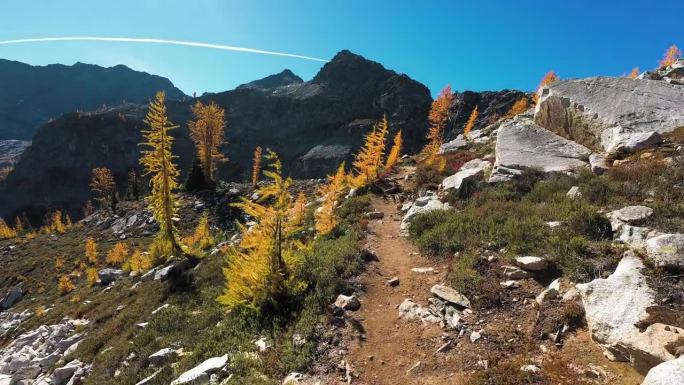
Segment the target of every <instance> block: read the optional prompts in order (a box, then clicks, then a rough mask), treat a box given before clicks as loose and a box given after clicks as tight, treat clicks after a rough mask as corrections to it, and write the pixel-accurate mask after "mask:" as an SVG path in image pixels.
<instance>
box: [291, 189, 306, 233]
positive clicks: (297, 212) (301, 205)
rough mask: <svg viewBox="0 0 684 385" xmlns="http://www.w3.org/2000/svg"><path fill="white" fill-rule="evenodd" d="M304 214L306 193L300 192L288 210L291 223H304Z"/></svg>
mask: <svg viewBox="0 0 684 385" xmlns="http://www.w3.org/2000/svg"><path fill="white" fill-rule="evenodd" d="M305 216H306V195H304V193H303V192H300V193H299V195H297V199H295V201H294V204H292V209H291V210H290V218H291V221H292V223H293V224H295V225H297V226H299V225H302V224H303V223H304V217H305Z"/></svg>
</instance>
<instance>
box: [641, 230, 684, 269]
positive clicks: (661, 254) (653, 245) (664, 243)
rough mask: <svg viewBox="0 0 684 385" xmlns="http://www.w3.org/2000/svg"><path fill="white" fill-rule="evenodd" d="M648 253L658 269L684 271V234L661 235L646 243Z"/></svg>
mask: <svg viewBox="0 0 684 385" xmlns="http://www.w3.org/2000/svg"><path fill="white" fill-rule="evenodd" d="M646 253H647V254H648V257H649V259H650V260H651V261H652V262H653V264H655V265H656V266H658V267H665V268H671V269H684V234H661V235H658V236H655V237H653V238H650V239H649V240H647V241H646Z"/></svg>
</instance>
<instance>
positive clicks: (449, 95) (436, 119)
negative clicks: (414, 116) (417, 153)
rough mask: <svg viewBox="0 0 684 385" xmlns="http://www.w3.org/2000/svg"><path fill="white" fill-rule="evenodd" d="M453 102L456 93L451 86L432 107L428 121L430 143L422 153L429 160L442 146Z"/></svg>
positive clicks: (439, 96)
mask: <svg viewBox="0 0 684 385" xmlns="http://www.w3.org/2000/svg"><path fill="white" fill-rule="evenodd" d="M453 100H454V93H453V92H452V91H451V86H446V87H444V89H442V91H441V92H440V93H439V95H438V96H437V99H435V100H434V101H433V102H432V105H431V106H430V113H429V114H428V121H429V122H430V129H429V130H428V134H427V140H428V143H427V144H426V145H425V147H423V151H422V152H423V154H424V155H425V156H427V157H429V158H432V157H434V156H435V155H437V153H438V152H439V148H440V147H441V146H442V136H443V135H444V129H445V128H446V124H447V122H448V120H449V107H450V106H451V103H452V102H453Z"/></svg>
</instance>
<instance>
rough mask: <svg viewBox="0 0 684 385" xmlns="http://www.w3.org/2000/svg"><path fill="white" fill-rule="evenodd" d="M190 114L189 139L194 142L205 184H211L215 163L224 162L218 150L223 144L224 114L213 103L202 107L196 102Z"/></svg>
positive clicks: (221, 109) (200, 103)
mask: <svg viewBox="0 0 684 385" xmlns="http://www.w3.org/2000/svg"><path fill="white" fill-rule="evenodd" d="M192 114H193V117H194V120H191V121H189V122H188V128H189V129H190V138H192V140H193V142H195V148H196V149H197V156H198V157H199V160H200V164H201V165H202V172H203V173H204V179H205V181H207V182H212V181H213V180H214V171H215V170H216V162H217V161H220V160H225V157H224V155H223V154H222V153H221V152H220V151H219V148H220V146H221V144H222V143H223V133H224V129H225V127H226V120H225V119H226V112H225V111H224V110H223V108H221V107H219V105H218V104H216V103H214V102H211V103H209V104H208V105H204V104H202V102H200V101H198V102H197V103H195V105H194V106H192Z"/></svg>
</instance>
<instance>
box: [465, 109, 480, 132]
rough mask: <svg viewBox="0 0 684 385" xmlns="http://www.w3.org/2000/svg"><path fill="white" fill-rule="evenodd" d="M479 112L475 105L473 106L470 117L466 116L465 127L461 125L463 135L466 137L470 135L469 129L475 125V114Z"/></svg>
mask: <svg viewBox="0 0 684 385" xmlns="http://www.w3.org/2000/svg"><path fill="white" fill-rule="evenodd" d="M478 114H479V112H478V111H477V106H475V108H473V112H471V113H470V117H469V118H468V121H467V122H466V125H465V127H463V136H464V137H466V138H468V137H470V131H472V130H473V127H475V121H476V120H477V115H478Z"/></svg>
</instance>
